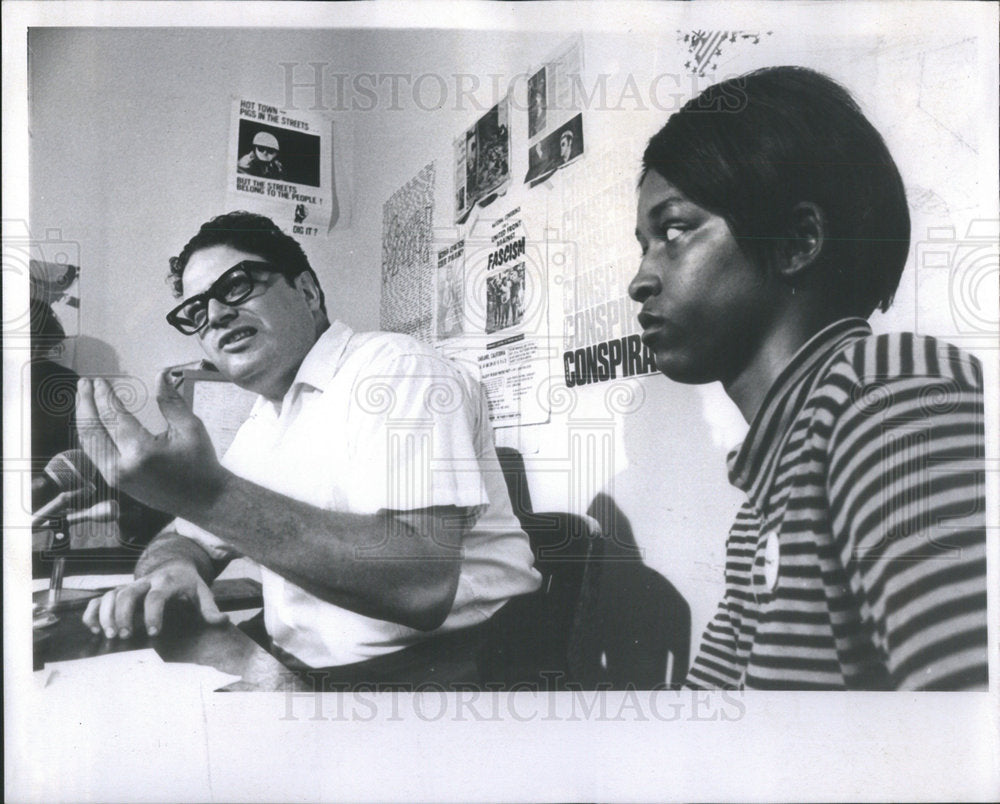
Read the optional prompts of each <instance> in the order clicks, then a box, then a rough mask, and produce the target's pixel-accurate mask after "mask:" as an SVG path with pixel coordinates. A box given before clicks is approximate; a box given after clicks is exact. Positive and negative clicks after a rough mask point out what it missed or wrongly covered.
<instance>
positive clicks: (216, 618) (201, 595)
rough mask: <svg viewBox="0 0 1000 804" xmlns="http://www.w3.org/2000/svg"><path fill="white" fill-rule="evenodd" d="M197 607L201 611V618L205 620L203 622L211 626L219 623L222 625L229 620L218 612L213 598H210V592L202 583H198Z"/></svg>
mask: <svg viewBox="0 0 1000 804" xmlns="http://www.w3.org/2000/svg"><path fill="white" fill-rule="evenodd" d="M197 590H198V607H199V608H200V609H201V616H202V617H204V618H205V622H207V623H209V624H211V625H218V624H219V623H224V622H226V620H228V619H229V618H228V617H227V616H226V615H225V614H223V613H222V612H221V611H219V607H218V606H216V605H215V598H214V597H213V596H212V590H211V589H209V588H208V585H207V584H206V583H205V582H204V581H200V580H199V581H198V586H197Z"/></svg>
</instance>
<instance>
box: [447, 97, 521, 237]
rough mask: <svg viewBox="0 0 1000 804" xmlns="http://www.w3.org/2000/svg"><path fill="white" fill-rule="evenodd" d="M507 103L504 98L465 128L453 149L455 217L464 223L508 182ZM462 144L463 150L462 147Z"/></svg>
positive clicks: (500, 191) (499, 192) (508, 140)
mask: <svg viewBox="0 0 1000 804" xmlns="http://www.w3.org/2000/svg"><path fill="white" fill-rule="evenodd" d="M508 107H509V102H508V99H507V98H506V97H505V98H504V99H503V100H502V101H501V102H499V103H496V104H495V105H494V106H493V107H492V108H491V109H490V110H489V111H488V112H486V114H484V115H483V116H482V117H480V118H479V120H477V121H476V124H475V125H474V126H472V127H471V128H469V129H468V130H467V131H466V132H465V134H464V137H463V138H462V139H460V140H459V142H458V143H456V147H455V171H456V184H458V183H459V182H460V181H461V178H462V175H463V174H464V179H465V181H464V186H459V187H458V190H457V191H456V197H455V215H456V218H457V221H458V223H464V222H465V220H466V218H467V217H468V215H469V212H470V211H471V210H472V208H473V207H475V206H476V205H477V204H481V205H484V206H485V205H488V204H489V203H491V202H492V200H493V199H494V198H496V196H497V195H498V194H502V193H503V192H504V191H505V189H506V186H507V185H508V184H509V182H510V170H511V168H510V153H511V151H510V127H509V124H508V117H509V109H508ZM462 143H464V147H463V146H462Z"/></svg>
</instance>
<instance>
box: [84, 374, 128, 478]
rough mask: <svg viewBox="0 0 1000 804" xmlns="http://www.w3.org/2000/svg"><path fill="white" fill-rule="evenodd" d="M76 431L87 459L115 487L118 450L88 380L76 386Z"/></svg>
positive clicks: (91, 384) (92, 386) (92, 385)
mask: <svg viewBox="0 0 1000 804" xmlns="http://www.w3.org/2000/svg"><path fill="white" fill-rule="evenodd" d="M76 431H77V434H78V435H79V436H80V445H81V446H82V447H83V451H84V452H86V453H87V457H88V458H90V460H91V461H93V462H94V465H95V466H96V467H97V469H98V471H100V473H101V475H102V476H103V477H104V479H105V480H107V481H108V483H110V484H111V485H115V483H116V482H117V478H116V477H115V471H116V466H117V459H118V448H117V447H116V446H115V442H114V441H112V440H111V437H110V436H109V435H108V431H107V430H106V429H105V427H104V423H103V422H102V421H101V417H100V415H99V414H98V412H97V402H96V401H95V399H94V384H93V383H92V382H91V381H90V380H88V379H81V380H80V381H79V382H78V383H77V384H76Z"/></svg>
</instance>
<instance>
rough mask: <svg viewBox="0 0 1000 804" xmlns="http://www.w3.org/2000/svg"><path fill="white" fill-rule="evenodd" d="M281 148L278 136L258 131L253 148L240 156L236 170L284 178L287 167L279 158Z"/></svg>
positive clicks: (270, 177)
mask: <svg viewBox="0 0 1000 804" xmlns="http://www.w3.org/2000/svg"><path fill="white" fill-rule="evenodd" d="M280 150H281V149H280V147H279V146H278V138H277V137H275V136H274V135H273V134H270V133H268V132H266V131H258V132H257V133H256V134H255V135H254V138H253V150H252V151H249V152H247V153H245V154H243V156H241V157H240V160H239V162H237V163H236V170H237V172H239V173H246V174H247V175H250V176H257V177H259V178H261V179H279V180H280V179H284V178H285V168H284V166H283V165H282V164H281V160H280V159H278V151H280Z"/></svg>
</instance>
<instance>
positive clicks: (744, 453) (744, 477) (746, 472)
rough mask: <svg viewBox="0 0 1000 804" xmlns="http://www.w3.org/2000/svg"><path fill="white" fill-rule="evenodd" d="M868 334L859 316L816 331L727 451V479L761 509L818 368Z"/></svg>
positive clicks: (784, 370) (776, 381)
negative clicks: (740, 440) (744, 432)
mask: <svg viewBox="0 0 1000 804" xmlns="http://www.w3.org/2000/svg"><path fill="white" fill-rule="evenodd" d="M870 334H871V327H870V326H869V325H868V322H867V321H865V320H864V319H863V318H845V319H841V320H840V321H837V322H835V323H833V324H830V325H829V326H828V327H825V328H824V329H822V330H820V331H819V332H817V333H816V334H815V335H813V337H811V338H810V339H809V340H808V341H806V343H805V344H803V345H802V346H801V347H800V348H799V350H798V351H797V352H796V353H795V354H794V355H793V357H792V359H791V360H789V361H788V365H786V366H785V367H784V368H783V369H782V370H781V373H780V374H779V375H778V378H777V379H776V380H775V381H774V382H773V383H772V385H771V387H770V388H769V389H768V391H767V393H766V394H765V395H764V401H763V402H762V403H761V406H760V409H759V410H758V411H757V415H756V416H754V420H753V424H751V425H750V430H749V431H748V432H747V436H746V438H745V439H744V440H743V443H742V444H740V445H739V446H738V447H736V449H734V450H733V451H732V452H730V453H729V459H728V462H729V482H730V483H732V484H733V485H734V486H736V487H737V488H739V489H742V490H743V491H745V492H746V494H747V496H748V497H749V499H750V502H751V504H752V505H753V506H754V507H755V508H756V509H757V510H758V511H760V505H759V502H760V501H761V500H763V499H766V497H767V492H768V490H769V488H770V485H771V480H772V479H773V476H774V468H775V465H776V463H777V458H778V453H779V452H780V451H781V450H780V449H779V447H780V445H781V443H782V441H783V439H784V437H785V435H786V434H787V433H788V431H789V428H790V427H791V424H792V422H793V421H795V418H796V417H797V416H798V414H799V412H800V411H801V410H802V407H803V405H804V404H805V402H806V398H807V397H808V395H809V392H810V391H811V390H812V385H813V381H814V379H815V378H816V375H817V373H818V372H819V371H820V369H821V368H822V367H823V366H824V365H825V364H826V363H827V360H828V359H829V358H830V357H832V356H833V355H834V353H836V352H837V350H838V349H840V348H841V347H843V346H844V345H846V344H847V343H848V342H849V341H852V340H856V339H858V338H864V337H867V336H868V335H870Z"/></svg>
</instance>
